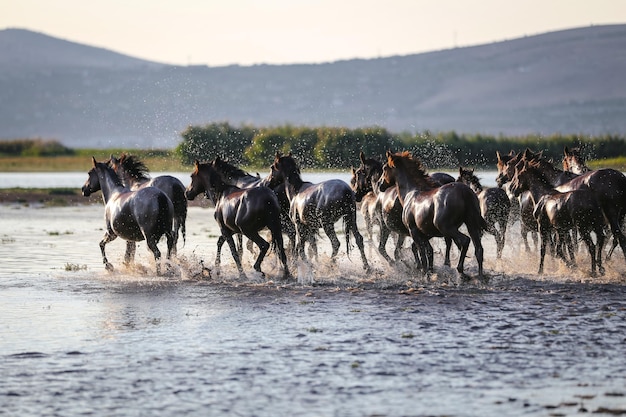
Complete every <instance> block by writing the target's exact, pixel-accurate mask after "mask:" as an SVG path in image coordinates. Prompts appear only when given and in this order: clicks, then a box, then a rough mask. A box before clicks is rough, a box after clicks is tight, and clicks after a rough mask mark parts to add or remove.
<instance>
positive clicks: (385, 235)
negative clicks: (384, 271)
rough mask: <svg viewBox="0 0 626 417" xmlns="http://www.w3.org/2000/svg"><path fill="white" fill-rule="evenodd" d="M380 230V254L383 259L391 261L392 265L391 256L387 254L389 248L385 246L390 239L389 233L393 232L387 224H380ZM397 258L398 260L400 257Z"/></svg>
mask: <svg viewBox="0 0 626 417" xmlns="http://www.w3.org/2000/svg"><path fill="white" fill-rule="evenodd" d="M379 230H380V233H379V235H378V236H379V237H380V241H379V242H378V253H380V256H382V257H383V259H385V260H386V261H387V262H388V263H389V265H391V258H390V257H389V255H388V254H387V249H386V248H385V247H386V246H387V240H389V235H390V234H391V231H390V230H389V228H387V226H386V225H382V224H381V225H380V229H379ZM396 248H397V247H396ZM396 260H398V258H396Z"/></svg>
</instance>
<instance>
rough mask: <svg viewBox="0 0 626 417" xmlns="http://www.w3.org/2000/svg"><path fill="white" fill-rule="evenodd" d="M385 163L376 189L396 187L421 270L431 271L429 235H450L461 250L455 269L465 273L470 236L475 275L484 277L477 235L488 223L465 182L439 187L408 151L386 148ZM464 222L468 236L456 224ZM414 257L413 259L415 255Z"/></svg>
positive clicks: (462, 274) (479, 240) (431, 255)
mask: <svg viewBox="0 0 626 417" xmlns="http://www.w3.org/2000/svg"><path fill="white" fill-rule="evenodd" d="M386 156H387V163H386V164H385V165H384V166H383V172H382V175H381V177H380V180H379V182H378V187H379V189H380V191H385V190H387V189H389V188H391V187H394V186H395V187H396V189H397V190H398V196H399V198H400V200H401V202H402V205H403V209H402V221H403V223H404V225H405V226H406V228H407V230H408V231H409V234H410V236H411V238H412V239H413V242H414V244H415V245H417V248H418V249H419V252H420V257H421V259H423V260H425V262H424V261H423V262H422V263H423V268H424V272H425V273H428V272H432V271H433V248H432V246H431V244H430V242H429V241H430V239H431V238H433V237H444V238H450V239H452V241H454V243H455V244H456V245H457V247H458V248H459V250H460V252H461V254H460V256H459V262H458V265H457V271H458V272H459V273H460V274H461V276H462V277H465V272H464V262H465V256H466V254H467V250H468V249H469V244H470V240H471V241H472V243H473V244H474V252H475V256H476V261H477V262H478V276H479V278H481V279H483V278H484V273H483V252H484V251H483V246H482V243H481V236H482V232H483V230H487V228H488V226H487V223H486V222H485V219H483V217H482V216H481V214H480V205H479V202H478V197H477V196H476V194H475V193H474V191H472V189H471V188H469V187H468V186H467V185H465V184H463V183H460V182H452V183H448V184H445V185H442V186H441V187H437V186H436V184H435V183H434V182H433V181H432V180H431V179H430V178H429V176H428V174H426V171H425V169H424V167H423V166H422V163H421V162H420V160H419V159H417V158H413V156H412V155H411V154H410V153H409V152H401V153H395V154H394V153H391V152H390V151H387V155H386ZM463 224H465V226H466V228H467V232H468V233H469V235H470V237H468V236H467V235H465V234H463V233H461V232H460V231H459V228H460V227H461V225H463ZM416 261H417V259H416Z"/></svg>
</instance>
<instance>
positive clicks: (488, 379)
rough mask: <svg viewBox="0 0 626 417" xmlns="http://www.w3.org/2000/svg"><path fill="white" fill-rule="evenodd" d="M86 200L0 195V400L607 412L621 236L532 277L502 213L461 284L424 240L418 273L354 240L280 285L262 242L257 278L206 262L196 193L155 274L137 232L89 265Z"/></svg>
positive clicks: (612, 403) (207, 234) (35, 409)
mask: <svg viewBox="0 0 626 417" xmlns="http://www.w3.org/2000/svg"><path fill="white" fill-rule="evenodd" d="M102 212H103V209H102V207H101V206H87V207H67V208H37V207H23V206H0V260H1V262H2V270H1V271H0V317H2V320H1V321H0V355H1V360H0V375H2V378H0V415H11V416H12V415H21V416H23V415H33V416H35V415H37V416H41V415H77V414H86V415H112V416H116V415H260V416H264V415H268V416H269V415H272V416H276V415H301V416H317V415H336V416H367V415H389V416H399V415H459V416H469V415H588V414H589V413H591V412H598V414H599V415H602V414H605V415H608V414H610V412H611V411H612V412H613V413H615V412H620V411H622V412H623V411H625V410H626V397H625V395H626V388H625V387H626V360H625V359H624V358H625V357H626V321H625V319H626V301H625V299H624V285H625V279H624V276H625V274H624V271H626V267H624V258H623V257H622V256H621V253H619V254H618V255H616V256H614V259H612V260H611V261H610V262H607V265H606V267H607V275H606V276H605V277H603V278H601V279H600V278H597V279H591V278H589V277H588V276H587V274H586V273H585V271H586V268H585V263H584V256H582V254H581V256H580V259H579V265H580V266H581V268H580V270H577V271H569V270H567V269H565V268H564V267H562V266H561V265H560V264H559V263H558V262H557V261H553V260H548V261H547V264H546V272H547V274H546V276H544V277H538V276H537V275H535V274H534V272H535V271H536V268H537V259H536V255H534V254H531V255H530V256H527V255H526V254H525V253H523V251H521V250H520V248H521V246H520V245H518V244H514V243H513V242H514V241H516V240H517V239H518V237H519V236H518V235H519V233H518V230H519V228H518V226H517V225H514V226H512V229H513V230H512V234H511V235H510V237H509V239H508V241H507V246H506V248H505V252H504V257H503V259H502V260H498V261H496V260H495V259H494V257H493V254H494V253H495V249H494V245H493V239H492V238H491V237H490V236H485V238H484V239H483V242H484V244H485V247H486V249H487V251H486V252H487V254H486V262H485V269H486V271H487V272H488V273H489V275H490V276H491V279H490V281H489V282H488V283H481V282H478V281H476V280H472V281H470V282H468V283H461V282H460V281H459V279H458V276H457V274H456V271H455V270H454V269H452V268H444V267H442V266H441V253H440V252H441V251H442V249H443V247H442V246H443V245H441V244H439V243H436V246H437V250H438V252H437V255H436V258H435V263H436V269H437V274H436V275H435V276H433V277H431V279H430V280H428V281H426V280H424V279H423V278H420V277H416V276H414V275H413V274H412V273H411V271H410V270H409V269H407V268H406V267H405V266H403V265H399V266H398V267H397V268H396V269H390V268H389V267H388V266H386V265H385V264H384V263H383V262H381V261H380V259H379V258H378V256H377V255H376V251H375V250H374V249H373V248H372V247H370V246H368V249H367V253H368V257H369V259H370V263H372V264H373V266H374V272H372V273H370V274H368V273H365V272H364V271H363V269H362V268H361V265H360V260H359V257H358V255H357V254H356V252H355V251H353V252H352V254H351V260H350V259H346V258H345V257H344V258H342V259H340V260H339V261H337V263H336V264H332V263H330V261H329V260H328V258H327V255H325V254H322V255H321V260H320V261H319V262H317V263H315V264H314V265H313V266H309V265H304V264H300V265H298V267H295V268H294V273H296V275H298V281H297V282H284V281H281V280H280V279H279V278H278V277H279V276H280V268H279V267H278V264H277V262H276V257H275V256H273V255H272V256H270V257H269V258H268V259H267V260H266V261H265V262H264V264H263V267H264V270H265V272H266V273H267V277H266V278H265V279H264V278H262V277H260V276H259V275H257V274H252V273H249V272H248V274H247V275H248V278H247V279H245V280H244V279H240V278H239V276H238V274H237V273H236V269H235V268H234V267H233V262H232V258H231V257H230V253H229V251H228V249H225V250H224V253H223V256H222V263H223V267H222V269H221V273H220V274H219V275H218V274H217V270H216V269H215V268H214V266H213V259H214V254H215V241H216V234H217V231H216V228H215V225H214V221H213V219H212V210H210V209H202V208H197V207H192V208H191V209H190V213H189V218H188V223H187V224H188V231H189V233H188V236H187V243H186V245H185V247H184V248H182V249H180V250H179V254H180V258H179V259H178V260H177V261H175V262H173V264H172V265H171V266H170V271H171V272H170V274H169V275H168V276H167V277H155V276H154V264H153V262H151V261H150V257H149V256H148V253H147V249H146V247H145V245H139V247H138V249H137V257H138V259H137V260H138V264H139V265H140V266H139V267H135V268H134V269H132V270H127V269H125V268H124V267H123V266H122V264H121V259H122V257H123V248H124V244H123V242H122V241H115V242H112V243H111V244H109V245H108V247H107V253H108V255H109V259H110V260H111V261H112V263H113V264H114V265H115V266H116V271H115V272H113V273H108V272H106V271H104V268H103V266H102V264H101V259H100V253H99V248H98V241H99V240H100V239H101V237H102V234H103V226H104V221H103V219H102ZM516 233H517V236H516ZM340 239H341V240H342V248H341V251H343V249H344V248H345V246H344V243H345V242H344V241H343V237H342V236H340ZM324 244H325V245H326V246H324V245H323V246H322V249H323V250H327V249H328V247H327V246H328V245H327V240H325V241H324ZM163 246H164V244H163V243H162V244H161V247H163ZM470 252H471V251H470ZM326 253H328V252H326ZM341 253H343V252H341ZM469 256H470V258H468V260H467V263H466V266H467V269H468V272H469V273H470V274H475V273H476V271H477V268H476V264H475V261H474V259H473V252H471V253H470V254H469ZM245 258H246V262H245V263H244V268H246V271H250V270H251V269H252V268H251V263H252V259H251V258H252V257H251V256H250V254H246V255H245ZM201 260H202V261H203V265H205V266H208V267H209V269H210V271H211V276H210V277H207V276H206V274H205V276H203V274H202V264H200V261H201ZM453 263H454V259H453Z"/></svg>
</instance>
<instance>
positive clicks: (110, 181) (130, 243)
mask: <svg viewBox="0 0 626 417" xmlns="http://www.w3.org/2000/svg"><path fill="white" fill-rule="evenodd" d="M92 161H93V168H92V169H91V170H90V171H89V174H88V175H89V178H88V179H87V181H86V182H85V185H83V188H82V192H83V195H84V196H85V197H89V196H90V195H91V194H92V193H95V192H96V191H98V190H102V198H103V200H104V204H105V207H104V220H105V222H106V232H105V234H104V238H103V239H102V241H101V242H100V251H101V252H102V262H103V263H104V265H105V267H106V269H107V270H112V269H113V265H111V264H110V263H109V261H108V260H107V257H106V254H105V251H104V247H105V246H106V244H107V243H109V242H111V241H112V240H115V239H116V238H117V237H118V236H119V237H121V238H122V239H124V240H126V254H125V257H124V261H125V263H126V264H128V263H130V262H132V261H133V259H134V257H135V242H138V241H142V240H145V241H146V243H147V245H148V248H149V249H150V251H152V253H153V254H154V259H155V261H156V268H157V274H160V266H159V262H158V261H159V259H160V258H161V252H160V251H159V248H158V247H157V243H158V242H159V239H161V236H163V235H165V236H166V238H167V257H168V258H169V257H170V255H171V253H172V248H173V245H174V231H173V230H172V223H173V217H174V207H173V205H172V202H171V201H170V199H169V198H168V197H167V196H166V195H165V193H163V192H162V191H161V190H159V189H158V188H154V187H147V188H141V189H139V190H137V191H131V190H130V189H129V188H127V187H124V185H123V184H122V182H121V181H120V179H119V178H118V176H117V175H116V174H115V171H113V169H112V168H110V167H109V165H108V163H103V162H96V159H95V158H93V157H92Z"/></svg>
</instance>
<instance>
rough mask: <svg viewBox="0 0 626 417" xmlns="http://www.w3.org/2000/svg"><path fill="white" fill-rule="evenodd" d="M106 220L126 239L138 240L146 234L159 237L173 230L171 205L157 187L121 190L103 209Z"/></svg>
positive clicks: (172, 208) (172, 209)
mask: <svg viewBox="0 0 626 417" xmlns="http://www.w3.org/2000/svg"><path fill="white" fill-rule="evenodd" d="M105 216H106V220H107V223H108V224H109V225H110V227H111V228H112V229H113V230H114V231H115V233H116V234H117V235H119V236H120V237H122V238H123V239H125V240H132V241H140V240H143V239H144V237H145V236H146V235H148V236H149V235H153V234H156V235H158V236H159V237H160V236H162V235H163V234H164V233H167V232H170V231H171V230H172V222H173V216H174V207H173V204H172V202H171V201H170V199H169V197H167V195H165V193H164V192H163V191H161V190H159V189H158V188H155V187H143V188H141V189H139V190H137V191H128V192H125V193H121V194H119V195H118V196H117V198H112V199H110V200H109V202H108V203H107V206H106V210H105Z"/></svg>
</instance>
